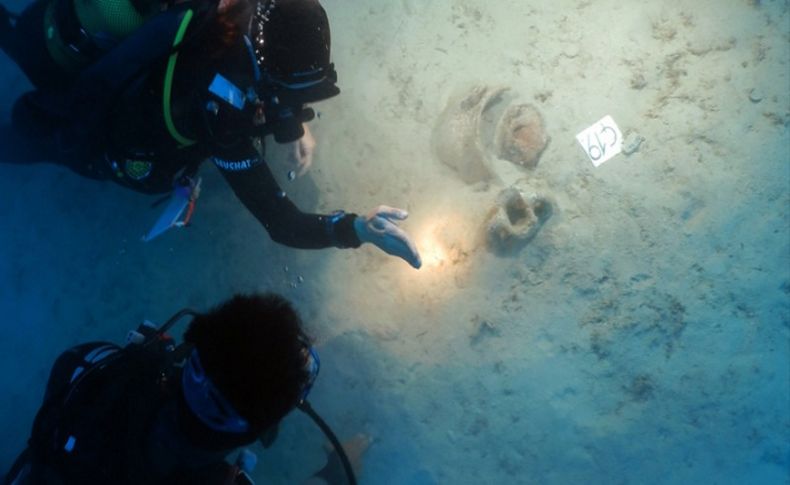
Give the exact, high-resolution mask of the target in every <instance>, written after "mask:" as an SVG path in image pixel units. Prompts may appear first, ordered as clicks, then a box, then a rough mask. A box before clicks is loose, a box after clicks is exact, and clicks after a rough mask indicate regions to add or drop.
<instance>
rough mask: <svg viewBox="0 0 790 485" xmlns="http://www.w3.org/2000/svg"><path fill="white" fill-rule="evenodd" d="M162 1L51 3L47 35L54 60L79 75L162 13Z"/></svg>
mask: <svg viewBox="0 0 790 485" xmlns="http://www.w3.org/2000/svg"><path fill="white" fill-rule="evenodd" d="M160 10H161V4H160V3H159V1H158V0H153V1H152V0H50V2H49V4H48V6H47V9H46V12H45V14H44V35H45V36H46V46H47V51H48V52H49V54H50V56H52V59H53V60H54V61H55V62H56V63H57V64H58V65H59V66H60V67H61V68H62V69H63V70H64V71H66V72H67V73H69V74H76V73H77V72H79V71H80V70H82V69H83V68H85V67H86V66H87V65H89V64H90V63H91V62H93V61H94V60H96V59H97V58H99V57H101V55H102V54H104V53H105V52H107V51H108V50H110V49H111V48H112V47H114V46H115V45H117V44H118V43H119V42H120V41H122V40H123V39H124V38H126V37H127V36H128V35H129V34H131V33H132V32H134V31H135V30H137V29H138V28H140V27H141V26H142V25H143V24H144V23H145V22H146V21H147V20H149V19H150V18H151V17H153V16H154V15H156V14H157V13H159V12H160Z"/></svg>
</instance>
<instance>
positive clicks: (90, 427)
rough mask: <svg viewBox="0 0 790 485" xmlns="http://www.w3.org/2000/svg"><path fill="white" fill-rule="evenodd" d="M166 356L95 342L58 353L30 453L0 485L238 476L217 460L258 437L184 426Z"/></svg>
mask: <svg viewBox="0 0 790 485" xmlns="http://www.w3.org/2000/svg"><path fill="white" fill-rule="evenodd" d="M170 353H171V354H172V351H170ZM167 356H168V352H167V351H165V350H164V349H163V348H161V349H160V351H151V350H148V349H143V348H142V347H138V348H134V349H131V350H130V347H127V348H126V349H125V350H121V349H120V348H119V347H117V346H115V345H113V344H108V343H103V342H95V343H89V344H83V345H79V346H76V347H74V348H72V349H69V350H68V351H66V352H64V353H63V354H61V356H60V357H59V358H58V359H57V361H56V362H55V365H53V367H52V371H51V373H50V377H49V380H48V382H47V388H46V392H45V397H44V404H43V405H42V407H41V408H40V409H39V412H38V414H37V416H36V420H35V422H34V425H33V430H32V433H31V438H30V440H29V446H28V448H27V449H26V450H25V451H24V452H23V453H22V454H21V455H20V456H19V458H18V459H17V461H16V462H15V463H14V465H13V466H12V468H11V470H10V471H9V473H8V474H7V476H6V477H5V481H4V485H6V484H8V483H11V481H12V480H13V479H15V478H17V477H18V476H20V475H21V476H23V477H25V479H24V480H21V481H20V482H19V483H21V484H26V485H37V484H48V485H94V484H95V485H105V484H108V483H113V484H119V485H123V484H129V485H132V484H135V485H136V484H143V483H144V484H147V485H159V484H161V485H173V484H182V485H212V484H214V485H221V484H225V483H229V482H227V480H228V478H229V477H232V476H235V475H236V474H237V470H236V469H234V468H233V467H232V466H231V465H230V464H229V463H228V462H227V461H225V457H226V456H227V455H228V454H229V453H230V452H231V451H233V450H234V449H236V448H237V447H239V446H242V445H247V444H250V443H252V442H254V441H255V439H256V438H257V436H256V437H246V438H245V439H243V440H240V439H238V438H235V437H230V438H228V437H224V436H217V434H216V432H214V431H211V430H208V428H205V427H204V426H202V424H200V423H199V422H197V421H196V418H194V416H191V415H190V416H187V417H185V413H189V411H188V408H187V406H186V405H185V402H184V401H183V398H182V393H181V391H180V381H181V379H180V369H179V368H177V367H174V366H172V364H171V365H167V364H166V358H167ZM201 428H202V429H201ZM187 429H189V430H190V431H189V432H186V431H185V430H187ZM192 435H195V436H200V438H196V439H194V440H193V439H192V438H191V436H192ZM222 441H225V443H221V442H222ZM218 443H219V444H218ZM229 443H232V444H229Z"/></svg>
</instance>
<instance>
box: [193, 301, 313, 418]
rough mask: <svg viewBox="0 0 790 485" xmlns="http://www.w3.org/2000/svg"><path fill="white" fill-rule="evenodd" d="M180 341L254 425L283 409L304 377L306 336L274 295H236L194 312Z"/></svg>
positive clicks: (296, 317)
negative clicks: (205, 310) (192, 348)
mask: <svg viewBox="0 0 790 485" xmlns="http://www.w3.org/2000/svg"><path fill="white" fill-rule="evenodd" d="M184 340H185V341H186V342H189V343H192V344H193V345H194V346H195V349H197V351H198V354H199V355H200V360H201V363H202V364H203V367H204V369H205V371H206V374H207V375H208V376H209V378H210V379H211V380H212V381H213V382H214V384H215V385H216V386H217V388H218V389H219V390H220V392H222V393H223V395H225V397H226V398H227V399H228V400H229V401H230V403H231V404H232V405H233V406H234V407H235V408H236V410H237V411H238V412H239V414H241V415H242V416H243V417H244V418H245V419H247V420H248V421H250V424H251V425H252V427H253V428H254V429H257V430H264V429H267V428H269V427H271V426H273V425H275V424H276V423H277V422H278V421H280V420H281V419H282V418H283V417H284V416H285V415H286V414H288V413H289V412H290V411H291V410H292V409H293V408H294V407H295V406H296V405H297V404H298V402H299V398H300V396H301V394H302V390H303V389H304V386H305V385H306V384H307V382H308V379H309V374H308V372H307V370H306V369H305V364H306V362H307V354H306V352H305V349H306V348H307V347H308V346H309V338H308V337H307V335H306V334H305V333H304V331H303V330H302V322H301V320H300V318H299V315H298V314H297V313H296V311H295V310H294V308H293V306H291V304H290V303H289V302H288V300H286V299H285V298H283V297H282V296H279V295H276V294H261V295H236V296H234V297H233V298H231V299H230V300H228V301H227V302H225V303H223V304H221V305H219V306H217V307H216V308H214V309H213V310H211V311H209V312H208V313H205V314H202V315H199V316H198V317H196V318H195V319H194V320H193V321H192V323H191V324H190V325H189V328H188V329H187V331H186V333H185V334H184Z"/></svg>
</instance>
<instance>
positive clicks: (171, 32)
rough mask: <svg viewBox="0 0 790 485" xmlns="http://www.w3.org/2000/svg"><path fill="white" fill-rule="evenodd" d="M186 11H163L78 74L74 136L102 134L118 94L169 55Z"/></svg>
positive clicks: (73, 98)
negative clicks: (103, 124)
mask: <svg viewBox="0 0 790 485" xmlns="http://www.w3.org/2000/svg"><path fill="white" fill-rule="evenodd" d="M188 12H191V9H186V10H184V9H182V8H178V7H176V8H174V9H172V10H168V11H166V12H162V13H161V14H159V15H157V16H156V17H154V18H152V19H150V20H149V21H148V22H146V23H145V24H144V25H143V26H142V27H140V28H139V29H137V30H136V31H135V32H134V33H133V34H131V35H130V36H129V37H127V38H126V39H125V40H124V41H123V42H122V43H121V44H119V45H118V46H117V47H115V48H114V49H113V50H112V51H110V52H108V53H107V54H106V55H104V56H102V57H101V58H100V59H99V60H97V61H96V62H95V63H93V64H91V65H90V66H89V67H88V68H86V69H85V70H83V71H82V72H81V73H80V76H79V78H78V80H77V82H76V83H75V88H74V90H73V91H72V93H71V97H70V100H69V107H70V108H71V109H70V110H69V111H70V114H71V121H72V123H73V124H74V125H75V126H74V129H75V131H76V132H77V133H76V134H75V136H79V135H82V137H83V138H89V137H92V136H95V134H96V133H97V132H101V130H102V123H103V122H104V120H105V119H106V116H107V115H108V114H109V112H110V111H111V107H112V105H113V104H114V102H115V101H116V98H117V97H118V96H119V95H120V94H121V92H122V91H123V90H124V89H125V88H127V87H128V85H129V84H131V83H132V82H133V81H134V80H135V79H137V78H138V76H140V75H142V74H145V73H146V72H148V71H149V70H150V69H151V67H152V66H154V65H156V63H157V62H161V60H163V59H167V56H168V55H170V53H171V51H172V49H173V39H174V38H175V37H176V35H177V34H178V32H179V30H180V29H181V27H182V21H183V20H184V19H185V17H186V16H187V15H188Z"/></svg>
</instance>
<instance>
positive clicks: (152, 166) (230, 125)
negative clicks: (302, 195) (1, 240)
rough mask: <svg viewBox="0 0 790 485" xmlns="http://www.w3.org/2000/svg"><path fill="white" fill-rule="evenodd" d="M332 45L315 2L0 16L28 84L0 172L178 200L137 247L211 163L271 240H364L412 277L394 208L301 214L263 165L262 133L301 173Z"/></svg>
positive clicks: (326, 89)
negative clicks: (60, 172)
mask: <svg viewBox="0 0 790 485" xmlns="http://www.w3.org/2000/svg"><path fill="white" fill-rule="evenodd" d="M330 40H331V39H330V31H329V23H328V19H327V16H326V12H325V11H324V9H323V7H322V6H321V5H320V4H319V2H318V0H186V1H179V0H175V1H173V0H168V1H163V0H100V1H93V2H85V1H80V0H35V2H34V3H33V4H32V5H30V6H29V7H28V8H27V9H25V10H24V11H23V12H22V13H21V14H20V15H16V14H13V13H11V12H9V11H8V10H7V9H5V8H4V7H2V6H0V49H2V50H3V51H5V52H6V53H7V54H8V55H9V57H10V58H11V59H12V60H13V61H14V62H15V63H16V64H17V65H18V66H19V67H20V68H21V69H22V71H23V72H24V73H25V75H26V76H27V77H28V79H29V80H30V81H31V82H32V83H33V85H34V87H35V89H34V90H32V91H30V92H28V93H26V94H24V95H22V96H21V97H20V98H19V99H18V100H17V101H16V103H15V104H14V107H13V110H12V116H11V124H10V125H8V126H0V161H2V162H5V163H21V164H26V163H34V162H54V163H57V164H60V165H64V166H67V167H69V168H70V169H72V170H73V171H75V172H77V173H79V174H81V175H83V176H86V177H90V178H93V179H98V180H113V181H115V182H117V183H119V184H121V185H123V186H125V187H128V188H130V189H133V190H136V191H139V192H144V193H150V194H164V193H169V192H172V193H173V194H174V195H173V199H172V201H176V202H177V203H176V204H175V205H174V207H173V209H172V210H171V209H170V208H168V210H166V213H165V214H163V216H162V218H160V221H159V222H158V223H157V226H155V228H154V229H152V231H151V232H150V233H149V234H148V235H147V236H146V237H145V238H144V239H145V240H149V239H152V238H153V237H156V236H157V235H158V234H160V233H161V232H163V231H164V230H166V229H167V228H169V227H172V226H173V225H183V224H184V223H186V222H188V217H189V216H191V213H192V209H193V208H194V199H195V198H196V197H197V194H198V193H199V187H200V179H199V178H198V177H197V173H198V168H199V166H200V165H201V163H202V162H203V161H204V160H211V161H212V162H213V163H214V164H215V165H216V166H217V167H218V168H219V170H220V172H221V173H222V175H223V176H224V178H225V179H226V180H227V181H228V183H229V184H230V186H231V188H232V189H233V192H234V193H235V194H236V196H237V197H238V198H239V200H241V202H242V203H243V205H244V206H246V207H247V209H248V210H249V211H250V212H251V213H252V214H253V215H254V216H255V217H256V218H257V219H258V221H259V222H260V223H261V224H262V225H263V226H264V227H265V228H266V230H267V231H268V233H269V235H270V236H271V238H272V239H273V240H274V241H276V242H278V243H281V244H285V245H288V246H291V247H296V248H305V249H319V248H326V247H338V248H356V247H359V246H360V245H361V244H362V243H365V242H369V243H372V244H374V245H375V246H377V247H379V248H380V249H382V250H383V251H385V252H387V253H388V254H391V255H394V256H397V257H400V258H402V259H404V260H405V261H407V262H408V263H409V264H410V265H411V266H413V267H415V268H419V267H420V266H421V259H420V255H419V253H418V251H417V248H416V247H415V245H414V243H413V242H412V240H411V238H410V237H409V236H408V234H406V232H404V231H403V230H402V229H401V228H400V227H399V226H398V222H400V221H402V220H404V219H405V218H406V217H407V216H408V214H407V212H406V211H405V210H402V209H397V208H392V207H387V206H379V207H377V208H375V209H373V210H372V211H370V212H369V213H367V214H366V215H362V216H360V215H357V214H354V213H346V212H344V211H336V212H334V213H331V214H308V213H303V212H301V211H300V210H299V209H298V208H297V207H296V206H295V204H294V203H293V202H292V201H291V200H290V199H289V198H288V197H287V195H286V194H285V192H284V191H282V190H281V188H280V187H279V185H278V183H277V182H276V180H275V179H274V177H273V175H272V173H271V170H270V168H269V167H268V166H267V163H266V161H265V160H264V159H263V153H264V145H263V140H264V138H265V137H266V136H268V135H272V136H273V138H274V140H275V141H276V142H278V143H293V144H294V147H295V154H296V158H297V160H298V162H299V164H300V171H303V170H305V169H306V167H307V166H309V164H310V161H311V159H312V156H313V152H314V148H315V141H314V139H313V137H312V135H311V134H310V132H309V130H307V131H306V130H305V127H306V123H307V122H309V121H310V120H312V119H313V118H314V116H315V113H314V111H313V110H312V109H311V108H309V107H308V105H309V104H311V103H315V102H318V101H322V100H325V99H328V98H331V97H333V96H336V95H337V94H339V93H340V89H339V88H338V87H337V85H336V83H337V73H336V71H335V68H334V64H332V63H331V62H330ZM289 176H290V174H289ZM179 194H180V195H179ZM179 201H180V202H179ZM187 205H189V209H188V210H185V207H186V206H187ZM185 212H186V213H187V214H188V215H187V217H185V218H184V219H183V220H179V217H181V216H183V214H184V213H185Z"/></svg>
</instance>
